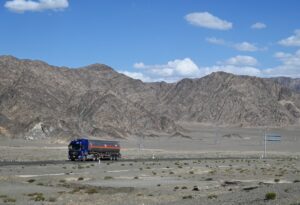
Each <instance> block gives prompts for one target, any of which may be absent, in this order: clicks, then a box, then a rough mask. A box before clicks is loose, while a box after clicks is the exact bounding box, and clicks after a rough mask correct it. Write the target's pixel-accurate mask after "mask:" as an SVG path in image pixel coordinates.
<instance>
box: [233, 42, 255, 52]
mask: <svg viewBox="0 0 300 205" xmlns="http://www.w3.org/2000/svg"><path fill="white" fill-rule="evenodd" d="M233 47H234V48H235V49H236V50H239V51H257V50H258V48H257V47H256V46H255V45H253V44H252V43H248V42H246V41H244V42H242V43H237V44H235V45H234V46H233Z"/></svg>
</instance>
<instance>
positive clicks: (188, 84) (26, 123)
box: [0, 56, 300, 138]
mask: <svg viewBox="0 0 300 205" xmlns="http://www.w3.org/2000/svg"><path fill="white" fill-rule="evenodd" d="M290 80H291V81H292V79H290ZM286 82H287V80H279V79H263V78H257V77H249V76H236V75H232V74H228V73H224V72H217V73H212V74H211V75H208V76H205V77H203V78H199V79H183V80H181V81H179V82H178V83H170V84H168V83H165V82H160V83H143V82H142V81H140V80H135V79H131V78H129V77H127V76H125V75H123V74H120V73H117V72H116V71H114V70H113V69H112V68H110V67H108V66H106V65H103V64H93V65H89V66H86V67H82V68H78V69H70V68H66V67H55V66H51V65H48V64H47V63H44V62H41V61H32V60H19V59H17V58H14V57H12V56H1V57H0V136H8V137H26V138H35V137H63V138H71V137H75V136H82V135H89V136H95V137H114V138H123V137H128V136H129V135H132V134H139V135H141V134H151V133H154V132H155V133H157V132H162V133H170V134H172V133H176V132H178V131H180V130H182V128H181V127H180V126H179V125H178V123H177V122H179V121H186V122H203V123H204V122H205V123H212V124H218V125H230V126H233V125H234V126H265V125H268V126H287V125H292V124H295V123H298V122H299V118H300V94H299V93H298V92H296V90H298V89H299V87H297V86H295V84H293V83H286Z"/></svg>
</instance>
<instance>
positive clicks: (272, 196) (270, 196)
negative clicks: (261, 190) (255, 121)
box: [265, 192, 276, 200]
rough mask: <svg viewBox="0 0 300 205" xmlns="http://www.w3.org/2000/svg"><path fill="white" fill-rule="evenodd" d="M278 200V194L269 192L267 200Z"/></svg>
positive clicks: (266, 196)
mask: <svg viewBox="0 0 300 205" xmlns="http://www.w3.org/2000/svg"><path fill="white" fill-rule="evenodd" d="M275 198H276V193H274V192H268V193H266V195H265V200H274V199H275Z"/></svg>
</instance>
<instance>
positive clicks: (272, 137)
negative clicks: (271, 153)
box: [264, 132, 281, 158]
mask: <svg viewBox="0 0 300 205" xmlns="http://www.w3.org/2000/svg"><path fill="white" fill-rule="evenodd" d="M264 141H265V143H264V158H266V157H267V141H269V142H280V141H281V136H280V135H278V134H266V132H265V139H264Z"/></svg>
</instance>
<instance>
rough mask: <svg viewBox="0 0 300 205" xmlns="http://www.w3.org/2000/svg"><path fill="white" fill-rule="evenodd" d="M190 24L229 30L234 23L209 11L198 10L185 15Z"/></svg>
mask: <svg viewBox="0 0 300 205" xmlns="http://www.w3.org/2000/svg"><path fill="white" fill-rule="evenodd" d="M184 18H185V20H187V21H188V22H189V23H190V24H192V25H194V26H200V27H205V28H210V29H218V30H229V29H231V28H232V23H231V22H228V21H225V20H222V19H220V18H218V17H216V16H213V15H212V14H210V13H208V12H196V13H190V14H187V15H186V16H185V17H184Z"/></svg>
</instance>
